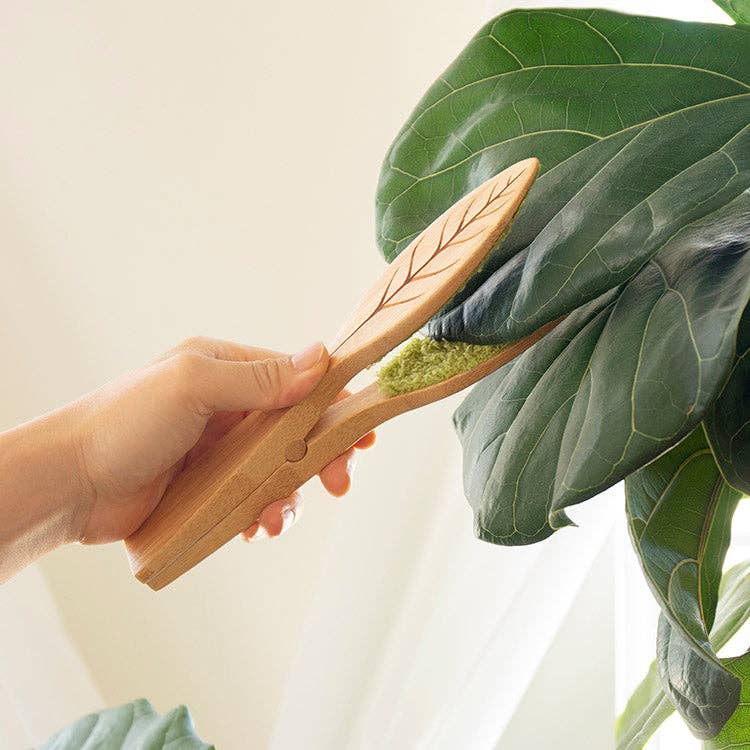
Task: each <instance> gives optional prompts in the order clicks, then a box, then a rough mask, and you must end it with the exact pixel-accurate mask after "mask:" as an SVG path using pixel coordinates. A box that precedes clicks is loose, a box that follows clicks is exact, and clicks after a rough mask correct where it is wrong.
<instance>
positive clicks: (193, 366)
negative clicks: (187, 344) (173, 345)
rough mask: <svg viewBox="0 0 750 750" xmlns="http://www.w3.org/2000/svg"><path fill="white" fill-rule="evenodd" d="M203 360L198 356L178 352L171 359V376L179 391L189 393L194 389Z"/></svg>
mask: <svg viewBox="0 0 750 750" xmlns="http://www.w3.org/2000/svg"><path fill="white" fill-rule="evenodd" d="M202 364H203V358H202V357H201V355H200V354H194V353H192V352H180V353H179V354H177V355H175V356H174V357H172V375H173V377H174V378H175V380H176V383H177V386H178V388H179V389H180V390H184V391H189V390H191V389H192V388H194V387H195V384H196V383H197V381H198V380H199V377H200V373H201V370H202Z"/></svg>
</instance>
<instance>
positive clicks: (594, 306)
mask: <svg viewBox="0 0 750 750" xmlns="http://www.w3.org/2000/svg"><path fill="white" fill-rule="evenodd" d="M614 297H615V293H614V292H610V293H608V294H605V295H603V296H602V298H601V299H599V300H597V301H595V302H592V303H590V304H589V305H585V306H584V307H582V308H580V309H579V310H576V311H575V312H574V313H572V314H571V315H570V316H569V317H568V319H567V320H565V321H564V322H563V323H562V324H561V325H559V326H558V327H557V328H555V329H554V330H553V331H552V332H551V333H549V334H548V335H547V336H545V338H544V339H542V340H541V341H540V342H539V343H538V344H536V345H535V346H533V347H532V348H531V349H528V350H527V351H526V352H524V354H522V355H521V356H520V357H519V358H518V359H517V360H515V361H514V362H512V363H510V364H507V365H505V366H504V367H502V368H500V369H499V370H498V371H497V372H495V373H493V374H492V375H490V376H489V377H488V378H485V379H484V380H483V381H481V382H480V383H479V385H477V386H476V387H475V388H474V389H473V390H472V391H471V393H470V394H469V396H468V397H467V398H466V400H465V401H464V402H463V404H462V405H461V406H460V407H459V409H458V410H457V411H456V413H455V415H454V418H453V421H454V424H455V426H456V430H457V432H458V435H459V438H460V440H461V442H462V444H463V447H464V462H463V469H464V490H465V492H466V497H467V498H468V500H469V503H470V504H471V506H472V508H473V509H474V519H475V530H476V533H477V536H478V537H479V538H480V539H484V540H485V541H489V542H493V543H495V544H505V545H514V544H529V543H532V542H536V541H540V540H541V539H544V538H546V537H548V536H549V535H550V534H551V533H552V532H553V529H552V527H551V526H550V525H549V523H548V515H549V512H550V506H551V503H552V500H553V497H554V490H555V473H556V461H555V460H550V457H553V459H554V456H556V455H557V454H558V453H559V451H560V445H561V444H562V442H563V440H564V437H565V432H566V427H567V424H568V423H569V421H570V418H571V410H572V408H573V406H574V404H575V401H576V398H577V394H578V392H579V389H580V387H581V382H582V380H583V379H584V378H585V374H586V372H587V363H588V362H589V360H590V359H591V356H592V352H593V351H594V349H595V347H596V342H597V341H598V339H599V337H600V336H601V333H602V330H603V328H604V327H605V326H606V324H607V321H608V319H609V316H610V315H611V313H612V307H613V302H612V300H613V298H614ZM564 523H567V519H565V518H558V526H559V525H562V524H564Z"/></svg>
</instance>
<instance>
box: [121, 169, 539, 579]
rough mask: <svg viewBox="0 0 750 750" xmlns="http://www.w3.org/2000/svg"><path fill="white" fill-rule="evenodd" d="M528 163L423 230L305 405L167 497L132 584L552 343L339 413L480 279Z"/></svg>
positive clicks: (350, 328)
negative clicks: (379, 368)
mask: <svg viewBox="0 0 750 750" xmlns="http://www.w3.org/2000/svg"><path fill="white" fill-rule="evenodd" d="M538 166H539V163H538V161H537V160H536V159H526V160H524V161H521V162H518V163H517V164H514V165H513V166H511V167H509V168H508V169H506V170H504V171H503V172H501V173H500V174H498V175H496V176H495V177H493V178H491V179H490V180H487V182H485V183H483V184H482V185H480V186H479V187H478V188H476V189H475V190H474V191H472V192H471V193H469V194H468V195H466V196H465V197H463V198H462V199H461V200H459V201H458V202H457V203H456V204H454V205H453V206H452V207H451V208H449V209H448V210H447V211H446V212H445V213H444V214H442V215H441V216H440V217H438V218H437V219H436V220H435V221H434V222H433V223H432V224H431V225H430V226H429V227H427V229H425V230H424V231H423V232H422V233H421V234H420V235H419V236H418V237H417V238H416V239H415V240H414V241H413V242H412V243H411V244H410V245H409V246H408V247H407V248H406V249H405V250H404V251H403V252H402V253H401V255H399V257H398V258H397V259H396V260H394V261H393V263H391V265H390V266H389V267H388V269H387V270H386V272H385V274H384V275H383V276H382V277H381V279H380V280H379V281H378V282H377V283H376V284H375V285H374V286H373V287H372V289H371V290H370V291H369V293H368V294H367V295H366V296H365V297H364V298H363V300H362V302H361V303H360V305H359V306H358V307H357V309H356V310H355V312H354V314H353V315H352V316H351V317H350V318H349V320H348V321H347V323H346V324H345V325H344V326H343V327H342V329H341V330H340V332H339V334H338V335H337V337H336V339H335V343H334V344H333V345H332V347H331V359H330V363H329V368H328V371H327V372H326V374H325V376H324V377H323V378H322V380H321V381H320V383H319V384H318V386H317V387H316V388H315V390H313V392H312V393H311V394H310V395H309V396H308V397H307V398H306V399H304V400H303V401H301V402H300V403H299V404H296V405H295V406H292V407H289V408H287V409H281V410H278V411H274V412H265V413H264V412H254V413H252V414H250V415H249V416H248V417H247V418H245V419H244V420H243V421H242V422H241V423H240V424H239V425H237V426H236V427H235V428H234V429H233V430H232V431H230V432H229V433H228V434H227V435H226V436H224V437H223V438H222V439H221V440H220V441H219V442H218V443H217V444H216V446H215V447H214V448H213V449H212V450H210V451H209V452H208V453H207V454H205V455H204V456H202V457H201V458H200V459H198V461H197V462H196V463H195V464H193V465H192V466H191V467H190V468H188V469H187V470H186V471H184V472H183V473H182V474H180V475H179V476H178V477H177V478H176V479H175V481H174V482H173V483H172V485H171V486H170V487H169V488H168V490H167V492H166V493H165V495H164V497H163V498H162V500H161V502H160V503H159V505H158V506H157V508H156V509H155V510H154V512H153V513H152V514H151V516H149V518H148V519H147V520H146V522H145V523H144V524H143V525H142V526H141V528H140V529H138V531H136V532H135V533H134V534H133V535H132V536H130V537H129V538H128V539H127V540H126V541H125V544H126V547H127V550H128V554H129V557H130V562H131V567H132V569H133V572H134V574H135V576H136V578H138V579H139V580H140V581H143V582H144V583H147V584H148V585H149V586H151V588H153V589H159V588H161V587H163V586H165V585H166V584H168V583H170V582H171V581H173V580H174V579H175V578H177V577H178V576H180V575H182V573H184V572H186V571H187V570H189V569H190V568H192V567H193V566H194V565H196V564H197V563H198V562H200V561H201V560H203V559H204V558H205V557H207V556H208V555H209V554H211V553H212V552H214V551H215V550H216V549H218V548H219V547H220V546H222V545H223V544H225V543H226V542H227V541H229V540H230V539H231V538H232V537H234V536H236V535H237V534H238V533H240V532H241V531H243V530H244V529H246V528H248V527H249V526H250V525H251V524H252V523H254V522H255V521H256V520H257V519H258V517H259V515H260V512H261V510H262V509H263V508H264V507H265V506H266V505H267V504H268V503H271V502H273V501H275V500H278V499H281V498H284V497H287V496H288V495H290V494H291V493H292V492H293V491H294V490H295V489H297V488H298V487H300V486H301V485H302V484H304V482H306V481H307V480H308V479H309V478H310V477H312V476H314V475H315V474H317V473H318V472H319V471H320V470H321V469H322V468H323V467H324V466H325V465H326V464H327V463H329V462H330V461H331V460H332V459H333V458H335V457H336V456H337V455H339V454H340V453H342V452H343V451H345V450H346V449H347V448H349V447H350V446H351V445H353V444H354V443H355V442H356V441H357V440H358V439H359V438H360V437H362V435H365V434H366V433H367V432H369V430H371V429H372V428H373V427H374V426H376V425H377V424H380V423H381V422H383V421H385V420H386V419H390V418H391V417H393V416H395V415H396V414H399V413H402V412H404V411H407V410H409V409H413V408H416V407H417V406H421V405H423V404H426V403H428V402H430V401H435V400H437V399H439V398H443V397H444V396H447V395H448V394H449V393H454V392H455V391H458V390H460V389H461V388H464V387H466V386H467V385H469V384H471V383H472V382H475V381H476V380H479V379H480V378H481V377H484V375H486V374H488V373H489V372H491V371H492V370H493V369H495V368H496V367H499V366H500V364H502V363H503V362H504V361H508V360H510V359H512V358H513V357H514V356H516V355H517V354H518V353H519V352H520V351H522V350H523V349H524V348H527V347H528V346H530V345H531V344H532V343H533V342H534V341H535V340H536V339H538V338H540V336H541V335H542V334H543V333H544V330H546V329H543V330H542V331H539V332H537V334H535V335H534V336H532V337H529V339H527V340H524V341H522V342H519V343H518V344H515V345H514V346H513V347H510V348H509V349H507V350H505V351H504V352H502V353H501V354H500V355H498V356H496V357H493V358H492V359H490V360H488V361H487V362H484V363H483V364H482V365H480V366H478V367H476V368H474V369H472V370H470V371H468V372H465V373H461V374H460V375H457V376H454V377H453V378H449V379H447V380H445V381H443V382H441V383H437V384H436V385H433V386H430V387H429V388H423V389H420V390H419V391H414V392H412V393H406V394H403V395H401V396H392V397H389V396H387V395H386V394H384V393H383V392H382V391H381V390H380V389H379V388H378V385H377V383H373V384H372V385H371V386H368V387H367V388H365V389H363V390H362V391H360V392H359V393H357V394H354V395H353V396H350V397H348V398H346V399H344V400H342V401H340V402H338V403H335V404H334V403H333V402H334V400H335V398H336V396H337V395H338V393H339V392H340V391H341V389H342V388H343V387H344V386H345V385H346V384H347V383H348V382H349V380H351V378H352V377H354V375H356V374H357V373H358V372H359V371H360V370H362V369H363V368H365V367H367V366H368V365H370V364H372V363H373V362H376V361H377V360H379V359H380V358H381V357H383V355H385V354H386V353H387V352H389V351H390V350H391V349H393V348H394V347H395V346H397V345H398V344H400V343H401V342H402V341H404V340H405V339H407V338H408V337H409V336H411V334H412V333H414V331H416V330H418V329H419V328H420V327H421V326H423V325H424V324H425V323H426V322H427V321H428V320H429V319H430V317H432V315H434V314H435V313H436V312H437V311H438V310H439V309H440V308H441V307H442V306H443V305H444V304H445V303H446V302H448V300H450V298H451V297H452V296H453V295H454V294H455V293H456V292H457V291H458V290H459V289H460V288H461V287H462V286H463V285H464V284H465V283H466V281H467V280H468V279H469V277H470V276H471V275H472V274H473V273H474V272H475V271H476V269H477V267H478V266H479V265H480V264H481V262H482V261H483V260H484V258H485V257H486V255H487V254H488V253H489V251H490V250H491V249H492V248H493V246H494V245H495V244H496V243H497V242H498V240H499V238H500V236H501V234H502V233H503V231H504V230H505V228H506V227H507V226H508V225H509V224H510V222H511V220H512V219H513V216H514V215H515V213H516V211H517V210H518V208H519V206H520V205H521V202H522V201H523V199H524V197H525V195H526V193H527V192H528V190H529V188H530V187H531V184H532V183H533V181H534V178H535V177H536V173H537V169H538Z"/></svg>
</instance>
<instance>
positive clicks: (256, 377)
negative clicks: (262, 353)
mask: <svg viewBox="0 0 750 750" xmlns="http://www.w3.org/2000/svg"><path fill="white" fill-rule="evenodd" d="M288 365H289V360H288V358H287V357H275V358H271V359H264V360H262V361H260V362H255V363H253V367H252V369H251V373H252V378H253V385H254V387H255V389H256V391H257V392H258V393H259V394H260V396H261V397H262V398H263V400H264V401H265V402H266V404H267V406H268V408H271V409H275V408H278V407H279V406H280V405H281V403H282V399H283V395H284V384H285V381H286V373H287V369H288Z"/></svg>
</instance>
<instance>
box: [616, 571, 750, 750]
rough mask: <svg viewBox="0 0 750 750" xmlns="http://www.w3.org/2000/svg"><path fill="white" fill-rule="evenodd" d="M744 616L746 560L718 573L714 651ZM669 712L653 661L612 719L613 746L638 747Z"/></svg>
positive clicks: (748, 580) (748, 578)
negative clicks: (613, 722)
mask: <svg viewBox="0 0 750 750" xmlns="http://www.w3.org/2000/svg"><path fill="white" fill-rule="evenodd" d="M661 617H662V618H663V617H664V615H662V616H661ZM748 617H750V560H749V561H746V562H743V563H740V564H738V565H735V566H734V567H732V568H730V569H729V570H728V571H726V573H724V575H723V576H722V579H721V586H720V587H719V605H718V608H717V610H716V619H715V621H714V626H713V628H712V629H711V639H710V640H711V646H712V647H713V649H714V651H716V652H717V653H718V652H719V650H720V649H722V648H723V647H724V646H725V645H726V644H727V643H729V641H730V639H731V638H732V636H733V635H734V634H735V633H736V632H737V631H738V630H739V629H740V628H741V627H742V626H743V625H744V624H745V623H746V622H747V620H748ZM672 713H674V706H673V705H672V704H671V703H670V701H669V698H667V696H666V694H665V692H664V688H663V687H662V684H661V680H660V679H659V674H658V671H657V668H656V662H655V661H654V662H652V663H651V666H650V667H649V669H648V672H647V674H646V676H645V677H644V678H643V680H642V681H641V682H640V684H639V685H638V687H637V688H636V689H635V690H634V691H633V694H632V695H631V697H630V700H629V701H628V704H627V706H626V707H625V710H624V711H623V712H622V714H620V716H619V717H618V719H617V721H616V722H615V739H616V742H617V750H641V748H642V747H643V746H644V745H645V744H646V742H647V741H648V740H649V738H650V737H651V735H652V734H653V733H654V732H655V731H656V730H657V729H658V728H659V727H660V726H661V724H662V723H663V722H664V721H665V719H667V718H668V717H669V716H670V715H671V714H672ZM730 721H731V720H730Z"/></svg>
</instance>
